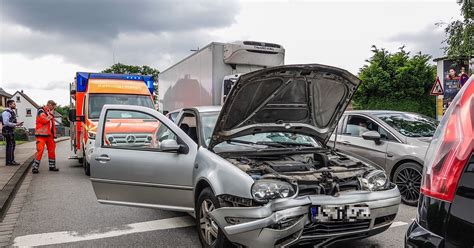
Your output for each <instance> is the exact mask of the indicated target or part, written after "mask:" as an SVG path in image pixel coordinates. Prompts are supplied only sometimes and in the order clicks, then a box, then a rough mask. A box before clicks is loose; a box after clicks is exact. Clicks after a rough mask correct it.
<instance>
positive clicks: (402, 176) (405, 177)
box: [393, 162, 423, 206]
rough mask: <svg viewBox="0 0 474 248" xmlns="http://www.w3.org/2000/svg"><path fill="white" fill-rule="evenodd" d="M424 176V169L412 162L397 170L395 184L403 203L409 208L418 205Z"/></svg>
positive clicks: (394, 178)
mask: <svg viewBox="0 0 474 248" xmlns="http://www.w3.org/2000/svg"><path fill="white" fill-rule="evenodd" d="M422 174H423V167H421V166H420V165H418V164H416V163H412V162H408V163H404V164H402V165H400V166H399V167H398V168H397V169H396V170H395V173H394V174H393V182H394V183H395V184H396V185H397V186H398V189H399V190H400V195H401V197H402V202H403V203H405V204H407V205H409V206H416V205H417V204H418V198H419V197H420V187H421V178H422Z"/></svg>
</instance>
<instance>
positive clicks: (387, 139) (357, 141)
mask: <svg viewBox="0 0 474 248" xmlns="http://www.w3.org/2000/svg"><path fill="white" fill-rule="evenodd" d="M437 125H438V123H437V121H436V120H434V119H432V118H430V117H427V116H424V115H420V114H416V113H409V112H401V111H387V110H358V111H346V112H345V113H344V116H343V117H342V118H341V120H340V121H339V125H338V128H337V143H336V148H338V149H340V150H341V151H344V152H350V153H353V154H356V155H359V156H361V157H364V158H366V159H368V160H371V161H372V162H374V163H376V164H377V165H379V166H380V167H381V168H383V169H384V170H385V171H386V172H387V175H389V176H390V180H391V181H392V182H394V183H395V184H397V186H398V188H399V189H400V194H401V195H402V201H403V202H404V203H405V204H408V205H411V206H416V205H417V204H418V198H419V196H420V185H421V175H422V173H423V159H424V158H425V153H426V150H427V149H428V145H429V142H430V141H431V137H432V136H433V134H434V132H435V131H436V127H437ZM335 138H336V135H335V134H333V135H332V136H331V141H332V142H333V141H334V139H335Z"/></svg>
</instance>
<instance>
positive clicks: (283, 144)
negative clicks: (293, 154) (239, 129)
mask: <svg viewBox="0 0 474 248" xmlns="http://www.w3.org/2000/svg"><path fill="white" fill-rule="evenodd" d="M227 143H240V144H246V145H265V146H271V147H279V148H288V147H290V146H306V147H313V145H312V144H309V143H296V142H280V141H278V142H277V141H258V142H252V141H245V140H239V139H230V140H228V141H227Z"/></svg>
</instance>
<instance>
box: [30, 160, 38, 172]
mask: <svg viewBox="0 0 474 248" xmlns="http://www.w3.org/2000/svg"><path fill="white" fill-rule="evenodd" d="M39 163H40V161H38V160H36V159H35V160H34V161H33V166H32V167H33V169H32V170H31V172H33V174H38V173H39Z"/></svg>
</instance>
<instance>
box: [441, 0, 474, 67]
mask: <svg viewBox="0 0 474 248" xmlns="http://www.w3.org/2000/svg"><path fill="white" fill-rule="evenodd" d="M460 5H461V15H462V16H463V20H455V21H452V22H451V23H449V24H447V26H446V27H445V29H444V31H445V33H446V36H447V38H446V40H444V43H446V45H447V46H446V47H444V52H445V54H446V55H448V56H449V57H452V58H459V57H468V58H470V57H472V56H474V3H473V1H472V0H462V1H460ZM438 25H439V26H443V25H445V24H443V23H438Z"/></svg>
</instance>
